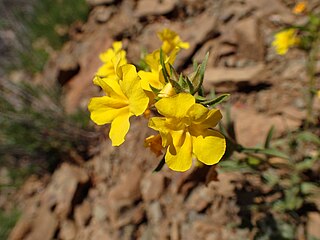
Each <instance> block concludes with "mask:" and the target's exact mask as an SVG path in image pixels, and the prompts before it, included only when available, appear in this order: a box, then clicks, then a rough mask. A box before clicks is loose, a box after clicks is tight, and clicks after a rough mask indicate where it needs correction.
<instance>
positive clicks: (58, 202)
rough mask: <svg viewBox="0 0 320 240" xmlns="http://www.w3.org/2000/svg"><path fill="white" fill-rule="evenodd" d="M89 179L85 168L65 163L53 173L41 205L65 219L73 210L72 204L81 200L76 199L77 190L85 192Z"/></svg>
mask: <svg viewBox="0 0 320 240" xmlns="http://www.w3.org/2000/svg"><path fill="white" fill-rule="evenodd" d="M88 181H89V177H88V175H87V173H86V172H85V171H84V170H83V169H81V168H79V167H76V166H72V165H70V164H67V163H63V164H62V165H61V167H60V168H59V169H58V170H56V171H55V173H54V174H53V176H52V180H51V182H50V183H49V185H48V187H47V189H46V191H45V192H44V194H43V196H42V198H41V205H42V206H45V207H47V209H53V211H54V213H55V214H57V217H58V218H59V219H64V218H65V217H66V216H68V214H69V213H70V211H71V210H72V204H74V203H76V202H77V201H80V200H81V199H76V198H77V197H78V196H77V192H78V193H79V192H81V190H84V193H85V191H86V189H85V188H86V187H87V184H89V182H88ZM84 193H83V192H82V193H81V194H84Z"/></svg>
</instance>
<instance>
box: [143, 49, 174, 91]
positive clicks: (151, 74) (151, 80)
mask: <svg viewBox="0 0 320 240" xmlns="http://www.w3.org/2000/svg"><path fill="white" fill-rule="evenodd" d="M176 55H177V51H173V52H172V53H171V54H170V56H169V57H168V56H166V55H165V54H164V56H163V57H164V62H165V66H166V68H167V71H168V72H170V70H169V64H171V65H173V63H174V60H175V58H176ZM145 61H146V63H147V64H148V66H149V67H150V71H143V70H141V71H139V72H138V75H139V77H140V78H141V85H142V88H143V89H144V90H146V91H152V90H151V87H150V85H151V86H152V87H153V88H156V89H158V90H162V89H163V88H164V86H165V85H166V82H165V80H164V76H163V73H162V66H161V64H160V50H159V49H158V50H155V51H154V52H152V53H150V54H148V55H147V56H146V57H145Z"/></svg>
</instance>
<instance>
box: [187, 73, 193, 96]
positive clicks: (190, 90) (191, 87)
mask: <svg viewBox="0 0 320 240" xmlns="http://www.w3.org/2000/svg"><path fill="white" fill-rule="evenodd" d="M185 81H186V83H187V84H188V88H189V92H190V93H194V87H193V85H192V82H191V81H190V80H189V78H188V77H185Z"/></svg>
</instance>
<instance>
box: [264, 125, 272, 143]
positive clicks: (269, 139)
mask: <svg viewBox="0 0 320 240" xmlns="http://www.w3.org/2000/svg"><path fill="white" fill-rule="evenodd" d="M273 132H274V126H272V127H271V128H270V129H269V131H268V134H267V137H266V140H265V142H264V147H265V148H270V142H271V139H272V136H273Z"/></svg>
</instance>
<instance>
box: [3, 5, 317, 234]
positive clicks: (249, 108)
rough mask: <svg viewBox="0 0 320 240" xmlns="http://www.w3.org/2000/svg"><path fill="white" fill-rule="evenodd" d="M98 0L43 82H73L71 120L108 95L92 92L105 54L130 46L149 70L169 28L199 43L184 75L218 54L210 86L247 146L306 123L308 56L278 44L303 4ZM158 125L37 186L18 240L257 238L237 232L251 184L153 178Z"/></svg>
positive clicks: (208, 175) (182, 176) (203, 174)
mask: <svg viewBox="0 0 320 240" xmlns="http://www.w3.org/2000/svg"><path fill="white" fill-rule="evenodd" d="M87 2H88V3H89V4H90V5H91V6H92V10H91V13H90V16H89V19H88V22H87V23H86V24H84V25H83V26H81V28H80V29H78V31H76V32H71V34H72V40H71V41H70V42H68V43H67V44H66V45H65V46H64V48H63V49H62V51H61V52H60V53H59V54H57V56H55V57H53V58H52V60H51V61H50V62H49V63H48V65H47V67H46V69H45V71H44V73H43V79H45V80H46V81H51V82H54V81H59V82H60V83H61V84H63V85H64V90H65V94H66V98H65V101H66V102H65V104H66V106H67V108H68V111H69V112H72V111H74V110H75V109H76V108H77V107H86V105H87V102H88V99H89V98H90V97H92V96H94V95H98V94H99V89H98V88H97V87H96V86H94V85H93V84H92V78H93V75H94V73H95V71H96V70H97V69H98V67H99V66H100V64H101V63H100V61H99V58H98V55H99V53H101V52H103V51H104V50H106V49H107V48H109V47H110V46H111V44H112V42H113V41H114V40H120V39H121V40H123V42H124V46H125V48H126V50H127V52H128V58H129V61H131V62H133V63H137V61H138V60H139V58H140V53H141V50H142V49H147V50H148V51H152V50H154V49H156V48H157V47H159V46H160V41H159V40H158V39H157V37H156V32H157V31H159V30H161V29H162V28H164V27H169V28H171V29H172V30H175V31H177V32H178V33H179V35H180V36H181V38H182V39H183V40H184V41H188V42H189V43H190V49H188V50H184V51H182V52H181V55H179V57H178V59H177V62H176V66H177V68H178V69H180V70H182V71H184V72H188V71H189V69H190V68H191V65H192V59H195V60H197V61H201V60H202V58H203V57H204V55H205V53H206V52H207V51H209V52H210V57H209V60H208V67H207V72H206V75H205V88H206V91H207V92H210V91H211V90H212V89H215V91H216V92H217V93H222V92H229V93H231V94H232V95H231V98H230V103H231V104H232V115H233V117H234V120H235V122H236V126H235V127H236V134H237V136H238V139H239V141H240V143H242V144H244V145H246V146H255V145H257V144H260V143H262V142H263V140H264V138H265V136H266V133H267V131H268V130H269V128H270V127H271V126H272V125H275V126H276V127H277V128H276V134H278V135H281V134H283V133H284V132H286V131H287V130H288V129H290V128H296V127H298V126H299V125H300V124H301V121H302V119H303V118H304V113H303V112H302V109H303V107H304V106H303V98H304V93H303V92H302V91H301V88H302V86H303V85H304V84H305V82H306V73H305V71H304V67H303V66H304V63H305V56H304V54H303V53H302V52H300V51H299V50H293V51H290V52H289V53H288V55H287V56H285V57H279V56H277V55H276V54H275V52H274V50H273V49H272V48H271V47H270V43H271V41H272V34H273V33H274V32H275V31H276V30H277V29H279V27H281V26H285V25H286V24H288V23H294V22H295V21H298V20H299V19H298V18H297V17H296V16H294V15H293V14H292V13H291V10H290V9H291V7H292V4H293V1H281V0H260V1H254V0H241V1H238V0H217V1H216V0H207V1H195V0H175V1H166V0H165V1H158V0H155V1H145V0H137V1H133V0H123V1H121V2H118V1H111V0H90V1H89V0H88V1H87ZM146 123H147V120H146V119H143V118H137V119H135V120H133V121H132V125H131V129H130V132H129V134H128V136H127V139H126V142H125V143H124V144H123V145H122V146H121V147H118V148H113V147H112V146H111V144H110V141H109V140H105V141H102V142H101V145H100V146H98V148H99V149H100V153H99V154H98V155H96V156H95V157H94V158H93V159H91V160H89V161H87V162H85V163H84V164H83V165H81V166H75V165H72V164H70V163H64V164H62V165H61V166H60V167H59V168H58V169H57V170H56V171H55V173H54V174H53V175H52V176H51V177H47V178H46V180H45V181H44V180H43V179H35V178H32V179H29V180H28V181H27V182H26V183H25V185H24V186H23V187H22V189H21V193H19V196H20V197H19V199H20V201H19V202H20V203H21V204H20V205H21V208H22V209H23V215H22V217H21V219H20V220H19V222H18V223H17V225H16V227H15V228H14V229H13V231H12V232H11V235H10V238H9V239H12V240H18V239H30V240H31V239H32V240H44V239H61V240H71V239H77V240H82V239H83V240H89V239H143V240H149V239H172V240H178V239H190V240H191V239H206V240H223V239H252V236H253V235H252V233H253V232H254V231H255V230H254V229H251V230H250V229H247V228H243V229H241V228H238V227H237V226H238V225H239V224H240V223H241V217H242V216H241V213H242V212H241V204H239V203H241V201H242V199H241V194H240V195H239V194H237V193H238V192H239V191H240V188H241V184H240V183H242V182H244V181H246V176H245V175H242V174H240V173H239V174H236V173H224V172H223V171H221V169H219V167H218V169H217V170H218V172H219V173H220V174H219V176H218V179H216V172H215V171H216V169H215V168H214V167H211V168H207V167H203V168H194V169H191V170H190V171H188V172H186V173H175V172H172V171H170V170H169V169H167V168H166V167H164V169H163V170H162V171H161V172H159V173H153V172H152V170H153V169H154V168H155V166H156V165H157V163H158V161H159V160H160V159H159V158H156V157H155V156H154V155H153V154H152V153H151V152H150V151H149V150H147V149H145V148H144V147H143V140H144V138H145V137H147V136H149V135H150V134H151V133H152V131H151V130H148V129H146V127H145V126H146ZM209 180H218V181H209ZM22 199H23V201H22ZM308 217H309V218H310V219H311V221H310V223H309V224H308V226H307V228H310V229H311V230H310V231H312V233H313V234H314V235H315V236H318V237H319V232H317V231H316V229H315V227H314V226H315V225H316V224H317V223H318V224H319V222H320V221H319V213H316V212H315V213H314V214H310V216H308Z"/></svg>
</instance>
